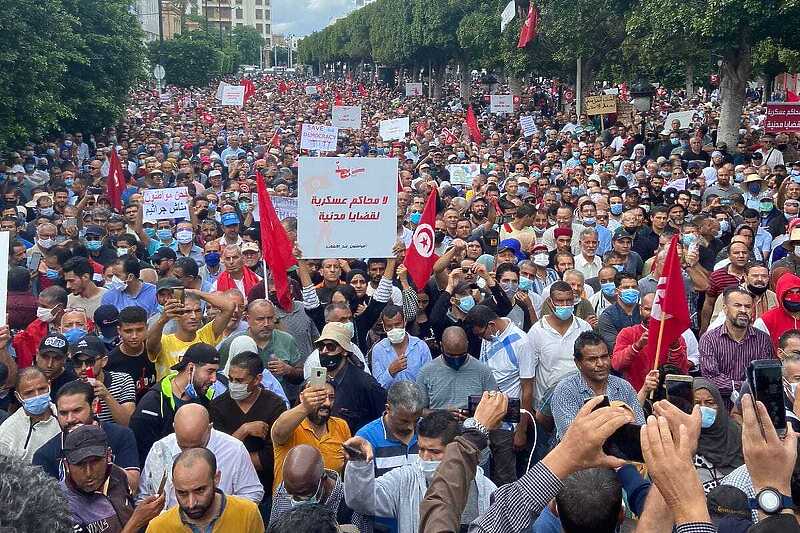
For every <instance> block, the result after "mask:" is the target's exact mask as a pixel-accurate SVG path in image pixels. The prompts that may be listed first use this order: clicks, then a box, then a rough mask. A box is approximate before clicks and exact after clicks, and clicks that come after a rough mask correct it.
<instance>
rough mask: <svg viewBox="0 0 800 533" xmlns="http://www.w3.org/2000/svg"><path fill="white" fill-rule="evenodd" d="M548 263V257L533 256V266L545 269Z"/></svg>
mask: <svg viewBox="0 0 800 533" xmlns="http://www.w3.org/2000/svg"><path fill="white" fill-rule="evenodd" d="M549 263H550V256H549V255H547V254H536V255H534V256H533V264H534V265H536V266H540V267H546V266H547V265H548V264H549Z"/></svg>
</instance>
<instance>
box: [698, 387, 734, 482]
mask: <svg viewBox="0 0 800 533" xmlns="http://www.w3.org/2000/svg"><path fill="white" fill-rule="evenodd" d="M692 392H693V398H694V404H695V405H699V406H700V414H701V417H702V419H701V420H702V421H701V423H700V439H699V441H698V443H697V452H696V454H695V456H694V466H695V468H696V469H697V473H698V475H699V476H700V482H701V483H702V484H703V489H704V490H705V492H706V493H708V492H709V491H710V490H711V489H713V488H714V487H716V486H717V485H719V483H720V482H721V481H722V478H724V477H725V476H726V475H728V474H730V473H731V472H732V471H733V470H734V469H736V468H738V467H740V466H742V465H743V464H744V456H743V455H742V428H741V427H740V426H739V424H737V423H736V422H735V421H734V420H733V419H732V418H731V417H730V416H729V414H728V410H727V409H725V404H724V402H723V401H722V395H721V394H720V393H719V389H718V388H717V387H716V386H715V385H714V384H713V383H711V382H710V381H709V380H707V379H705V378H694V382H693V384H692Z"/></svg>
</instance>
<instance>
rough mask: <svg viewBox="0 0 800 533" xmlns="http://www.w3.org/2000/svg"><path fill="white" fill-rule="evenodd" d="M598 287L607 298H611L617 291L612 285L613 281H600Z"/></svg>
mask: <svg viewBox="0 0 800 533" xmlns="http://www.w3.org/2000/svg"><path fill="white" fill-rule="evenodd" d="M600 289H601V290H602V291H603V294H605V295H606V296H608V297H609V298H613V297H614V293H615V292H616V291H617V288H616V286H615V285H614V282H613V281H608V282H606V283H601V284H600Z"/></svg>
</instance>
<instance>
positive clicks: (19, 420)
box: [0, 367, 61, 463]
mask: <svg viewBox="0 0 800 533" xmlns="http://www.w3.org/2000/svg"><path fill="white" fill-rule="evenodd" d="M14 390H15V391H16V392H15V394H16V397H17V400H18V401H19V403H20V404H21V405H22V408H21V409H17V410H16V411H15V412H14V414H12V415H11V416H10V417H8V418H7V419H6V420H5V421H4V422H3V423H2V424H0V454H3V455H7V456H10V457H15V458H17V459H19V460H21V461H24V462H26V463H30V462H31V461H32V460H33V454H34V453H36V450H38V449H39V448H40V447H41V446H42V445H44V443H46V442H47V441H49V440H50V439H51V438H53V437H54V436H56V435H58V434H59V433H61V427H60V426H59V425H58V419H57V418H56V417H55V414H56V412H55V406H54V405H52V404H51V403H50V382H49V381H48V380H47V376H45V375H44V372H42V371H41V370H39V369H38V368H36V367H29V368H25V369H22V370H21V371H20V372H19V373H18V374H17V380H16V384H15V385H14Z"/></svg>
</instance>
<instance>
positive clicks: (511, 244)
mask: <svg viewBox="0 0 800 533" xmlns="http://www.w3.org/2000/svg"><path fill="white" fill-rule="evenodd" d="M506 250H511V251H512V252H514V255H515V256H516V257H517V259H518V260H520V261H522V260H523V259H526V258H527V256H526V255H525V254H524V253H522V245H521V244H520V243H519V241H518V240H517V239H503V240H502V241H500V244H498V245H497V253H498V254H499V253H500V252H504V251H506Z"/></svg>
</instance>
